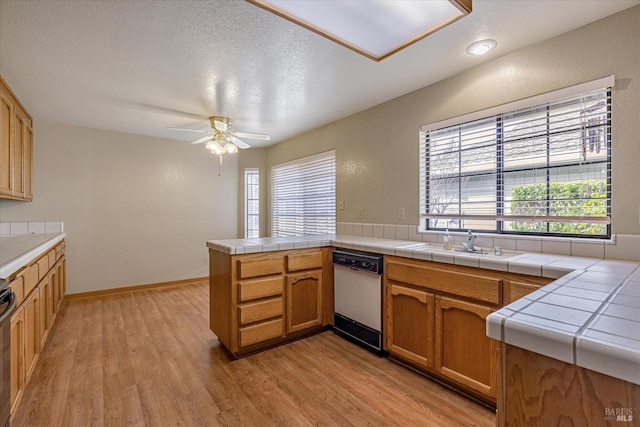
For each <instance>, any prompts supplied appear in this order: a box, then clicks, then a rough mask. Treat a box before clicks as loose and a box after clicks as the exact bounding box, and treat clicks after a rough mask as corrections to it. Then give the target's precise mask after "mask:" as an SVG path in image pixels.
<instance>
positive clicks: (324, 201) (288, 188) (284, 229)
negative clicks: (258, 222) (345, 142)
mask: <svg viewBox="0 0 640 427" xmlns="http://www.w3.org/2000/svg"><path fill="white" fill-rule="evenodd" d="M271 180H272V181H271V184H272V185H271V188H272V193H271V206H272V221H271V235H272V236H274V237H277V236H296V235H302V234H323V233H335V230H336V157H335V151H333V150H332V151H327V152H325V153H320V154H316V155H313V156H309V157H304V158H302V159H298V160H294V161H291V162H287V163H282V164H279V165H275V166H272V168H271Z"/></svg>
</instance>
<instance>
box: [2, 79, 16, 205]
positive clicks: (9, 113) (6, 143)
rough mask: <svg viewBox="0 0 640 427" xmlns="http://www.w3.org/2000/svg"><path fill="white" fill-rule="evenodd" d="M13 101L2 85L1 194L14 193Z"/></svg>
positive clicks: (8, 194)
mask: <svg viewBox="0 0 640 427" xmlns="http://www.w3.org/2000/svg"><path fill="white" fill-rule="evenodd" d="M12 117H13V103H12V102H11V100H10V98H8V97H7V94H6V93H5V91H4V88H3V87H0V144H2V146H1V147H0V195H2V196H12V195H13V131H12V124H13V119H12Z"/></svg>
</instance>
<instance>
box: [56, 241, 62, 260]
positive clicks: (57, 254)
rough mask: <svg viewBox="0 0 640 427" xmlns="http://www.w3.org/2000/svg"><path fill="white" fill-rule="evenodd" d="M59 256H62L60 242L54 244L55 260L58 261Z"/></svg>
mask: <svg viewBox="0 0 640 427" xmlns="http://www.w3.org/2000/svg"><path fill="white" fill-rule="evenodd" d="M61 256H62V243H60V244H59V245H58V246H56V261H58V260H59V259H60V257H61Z"/></svg>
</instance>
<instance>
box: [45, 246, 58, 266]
mask: <svg viewBox="0 0 640 427" xmlns="http://www.w3.org/2000/svg"><path fill="white" fill-rule="evenodd" d="M47 256H48V257H49V268H52V267H53V264H55V263H56V250H55V248H54V249H51V250H50V251H49V253H47Z"/></svg>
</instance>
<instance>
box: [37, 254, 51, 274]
mask: <svg viewBox="0 0 640 427" xmlns="http://www.w3.org/2000/svg"><path fill="white" fill-rule="evenodd" d="M38 271H39V274H38V280H42V279H43V278H44V276H46V275H47V273H48V272H49V254H46V255H45V256H43V257H42V258H40V259H39V260H38Z"/></svg>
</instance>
